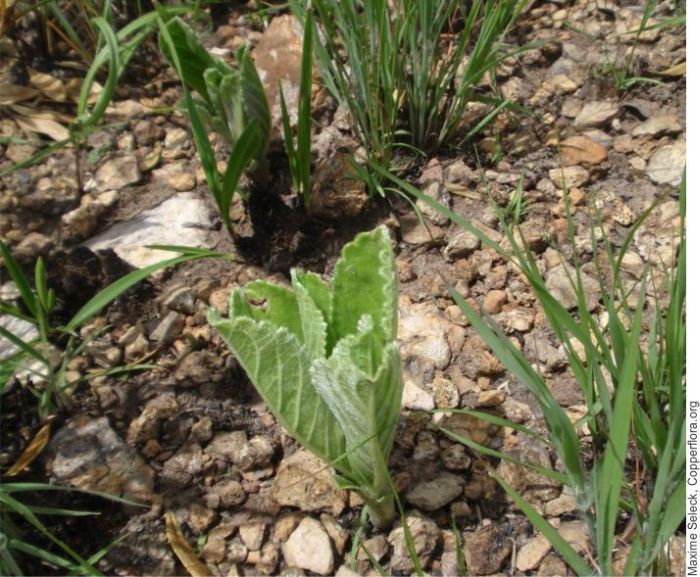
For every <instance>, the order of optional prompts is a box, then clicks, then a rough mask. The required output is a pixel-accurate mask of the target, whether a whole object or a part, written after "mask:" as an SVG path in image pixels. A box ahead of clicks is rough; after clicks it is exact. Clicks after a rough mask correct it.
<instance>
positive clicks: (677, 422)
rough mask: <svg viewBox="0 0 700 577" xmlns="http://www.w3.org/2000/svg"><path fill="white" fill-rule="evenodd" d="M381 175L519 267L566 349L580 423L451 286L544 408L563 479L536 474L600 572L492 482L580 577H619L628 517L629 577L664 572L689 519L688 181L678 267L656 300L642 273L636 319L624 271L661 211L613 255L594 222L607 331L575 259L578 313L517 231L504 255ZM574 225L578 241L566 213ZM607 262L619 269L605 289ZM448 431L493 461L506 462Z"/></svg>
mask: <svg viewBox="0 0 700 577" xmlns="http://www.w3.org/2000/svg"><path fill="white" fill-rule="evenodd" d="M374 169H375V170H376V171H378V173H379V174H381V175H382V176H383V177H384V178H387V179H388V180H390V181H391V182H393V184H395V185H396V186H398V187H400V188H401V189H402V190H404V192H405V193H406V194H409V195H411V196H413V197H415V198H417V199H419V200H422V201H423V202H426V203H427V204H428V205H429V206H431V208H434V209H435V210H437V211H439V212H440V213H442V214H444V215H445V216H447V217H448V218H450V219H451V220H452V221H453V222H455V223H456V224H458V225H459V226H461V227H463V228H465V229H467V230H469V231H470V232H472V233H473V234H475V235H477V236H478V237H479V238H480V239H481V241H482V243H484V244H485V245H487V246H489V247H490V248H492V249H493V250H496V251H497V252H498V253H499V254H501V256H503V258H504V259H507V260H509V261H512V262H514V263H515V264H516V265H517V266H518V268H519V270H520V271H521V272H522V274H523V275H524V276H525V277H526V278H527V280H528V282H529V284H530V285H531V287H532V290H533V292H534V294H535V296H536V298H537V300H538V301H539V303H540V304H541V306H542V308H543V310H544V313H545V315H546V318H547V320H548V322H549V324H550V326H551V327H552V329H553V330H554V333H555V334H556V336H557V339H558V340H559V341H560V342H561V344H562V345H563V348H564V351H565V352H566V356H567V359H568V362H569V365H570V367H571V370H572V372H573V374H574V376H575V378H576V380H577V382H578V384H579V387H580V388H581V392H582V394H583V397H584V399H585V402H586V407H587V414H586V416H585V417H584V418H583V419H582V420H581V421H580V422H578V423H572V422H571V421H570V419H569V417H568V415H567V414H566V413H565V411H564V410H563V409H562V407H561V406H560V405H559V404H558V403H557V402H556V400H555V399H554V397H553V395H552V393H551V391H550V390H549V387H548V386H547V383H546V382H545V380H544V379H543V377H542V376H541V375H540V374H539V373H538V372H537V371H536V370H535V369H534V368H533V367H532V366H531V365H530V362H529V361H528V360H527V359H526V358H525V356H524V355H523V353H522V352H521V351H520V350H519V349H517V348H516V347H515V346H514V345H513V343H512V342H511V341H510V340H509V339H508V337H507V335H506V334H505V333H504V332H503V331H502V330H501V329H500V328H499V327H498V326H497V325H496V323H495V322H493V321H492V320H490V319H486V320H484V319H483V318H482V317H481V315H480V314H479V313H478V312H477V311H475V310H474V309H472V307H471V306H469V305H468V304H467V303H466V302H465V301H464V299H463V298H462V296H461V295H460V294H459V293H458V292H457V291H456V290H455V289H454V288H450V293H451V296H452V298H453V299H454V300H455V302H456V303H457V304H458V306H459V307H460V309H461V311H462V312H463V314H464V315H465V316H466V318H467V319H468V320H469V322H470V323H471V326H473V327H474V329H475V330H476V331H477V332H478V333H479V335H480V336H481V338H482V339H483V340H484V341H485V342H486V343H487V344H488V346H489V347H490V348H491V350H492V351H493V352H494V354H496V356H497V357H498V358H499V360H500V361H501V362H502V363H503V365H504V366H505V367H506V369H507V370H508V371H509V372H511V373H512V374H513V375H514V376H515V377H516V378H518V379H519V381H520V382H522V383H523V384H524V385H525V386H526V387H527V389H528V390H529V392H530V393H531V394H532V396H533V397H534V399H535V400H536V401H537V403H538V405H539V406H540V408H541V410H542V413H543V416H544V419H545V423H546V426H547V438H548V441H549V445H550V446H551V447H552V449H553V450H554V451H555V453H556V454H557V457H558V458H559V460H560V462H561V464H562V467H563V472H562V473H559V472H558V471H551V472H549V471H546V470H540V469H541V468H538V471H539V472H540V473H543V474H547V475H549V476H552V478H556V479H558V480H559V481H560V482H563V483H565V484H566V485H568V486H570V487H571V489H572V490H573V492H574V495H575V496H576V502H577V506H578V511H579V514H580V515H581V517H582V518H583V519H584V520H585V521H586V522H587V524H588V527H589V533H590V537H591V540H592V542H593V546H594V550H595V564H594V565H595V566H591V564H590V560H589V559H587V558H584V557H582V556H580V555H579V554H578V553H577V552H576V551H575V550H574V549H573V548H572V547H571V545H569V544H568V543H567V542H566V541H565V540H564V539H562V537H561V536H560V535H559V534H558V533H557V531H556V530H555V529H554V528H553V527H552V526H551V525H550V524H549V522H547V521H546V520H545V519H544V518H543V517H542V516H541V515H540V514H539V513H538V512H537V511H536V510H535V509H534V508H533V507H532V506H531V505H530V504H529V503H528V502H527V501H526V500H525V499H523V497H522V496H520V495H519V494H518V493H517V492H516V491H515V490H514V489H513V488H512V487H511V486H509V485H508V483H507V482H506V481H505V480H504V479H502V478H501V477H499V476H498V475H497V474H496V473H495V472H492V474H493V476H494V477H495V478H496V479H497V480H498V482H499V483H500V484H501V485H502V486H503V488H504V490H505V491H506V492H507V494H508V495H509V496H510V497H511V498H512V499H513V500H514V502H515V503H516V504H517V505H518V507H519V508H520V509H521V510H522V511H523V512H524V513H525V515H526V516H527V517H528V518H529V519H530V521H531V522H532V524H533V525H534V526H535V527H536V528H537V529H538V530H539V531H540V532H542V533H543V534H544V535H545V536H546V537H547V538H548V539H549V540H550V541H551V542H552V545H553V546H554V547H555V549H556V550H557V551H558V552H559V553H560V554H561V555H562V557H563V558H564V559H565V560H566V562H567V563H568V564H569V566H570V567H571V568H572V569H573V570H574V571H575V572H576V573H577V574H579V575H594V574H599V575H612V574H614V570H613V552H614V550H615V549H616V548H617V547H618V539H619V537H618V535H617V532H616V529H617V526H618V523H619V522H620V521H622V520H623V519H626V520H627V521H628V522H629V523H630V524H631V525H630V526H632V525H633V526H634V527H635V531H634V533H633V534H632V536H631V537H630V538H629V541H628V550H627V551H628V555H627V559H626V562H625V567H624V572H623V574H624V575H637V574H648V573H651V574H659V573H658V572H659V571H664V570H665V563H666V560H665V547H666V544H667V543H668V541H669V539H670V538H671V537H672V536H673V534H674V533H675V531H676V530H677V528H678V526H679V525H680V523H681V522H682V520H683V518H684V516H685V506H684V498H685V484H684V481H685V450H684V449H683V447H684V435H685V419H686V415H685V296H686V295H685V293H686V289H685V259H686V243H685V229H684V227H685V179H684V180H683V183H682V185H681V188H680V214H681V224H680V230H679V241H680V243H679V253H678V261H677V265H676V267H675V269H673V270H668V271H666V274H665V287H653V288H654V289H656V290H654V291H653V292H652V291H650V289H649V283H650V280H649V279H650V278H651V275H650V270H649V269H647V270H645V271H644V274H643V275H642V280H641V281H640V283H639V284H638V285H637V287H636V293H637V295H636V296H637V297H638V298H637V299H636V301H637V304H636V305H635V306H636V309H635V308H633V307H632V306H631V304H630V303H631V302H633V301H632V299H631V298H630V295H629V291H627V290H625V289H623V283H622V280H621V272H620V271H621V268H622V261H623V258H624V256H625V254H626V253H627V251H628V249H629V247H630V245H631V243H632V240H633V236H634V234H635V232H636V231H637V229H638V228H639V226H640V225H641V224H642V222H643V221H644V219H645V218H646V217H647V216H648V215H649V213H650V212H651V210H653V208H654V207H652V208H650V209H649V210H648V211H647V212H646V213H644V214H643V215H642V217H641V218H640V219H639V221H638V222H637V223H636V224H635V225H634V226H633V227H632V229H631V230H630V232H629V233H628V235H627V237H626V238H625V240H624V242H623V244H622V245H621V246H620V248H619V249H615V248H613V246H612V244H611V243H610V242H609V239H608V238H607V236H606V235H605V234H604V233H603V235H602V241H601V242H602V246H601V245H599V244H598V241H596V238H599V237H596V230H595V229H596V228H598V229H601V230H602V228H601V227H600V223H596V222H595V221H593V222H592V224H591V238H592V239H593V243H592V244H593V258H594V263H595V264H596V267H597V269H598V271H599V278H600V284H601V293H602V299H601V300H602V307H603V310H604V312H605V314H606V315H607V318H608V321H607V325H605V326H601V324H600V323H599V321H598V319H597V318H595V317H594V316H593V315H592V314H591V313H590V312H589V311H588V307H587V306H586V296H585V292H584V288H583V284H582V280H581V263H580V261H579V260H578V259H577V258H574V266H573V272H572V273H571V275H570V280H571V283H572V286H573V287H574V290H575V292H576V295H577V300H578V306H577V308H576V310H575V312H570V311H568V310H567V309H565V308H564V307H563V306H562V305H561V303H559V302H558V301H557V300H556V299H555V298H554V296H553V295H552V294H551V293H550V292H549V290H548V289H547V287H546V284H545V281H544V278H543V277H542V275H541V273H540V271H539V269H538V267H537V262H536V260H535V258H534V256H533V255H532V253H531V252H530V251H529V249H528V248H527V243H526V242H524V240H523V239H522V237H521V236H520V235H519V233H518V230H517V228H516V227H514V226H512V225H509V224H508V223H502V228H503V230H504V231H505V233H506V237H507V240H508V250H506V249H504V248H503V247H501V246H500V245H498V244H496V243H495V242H493V241H492V240H491V239H489V238H488V237H487V236H486V235H485V234H483V233H482V232H481V231H480V230H479V229H477V228H475V227H474V226H472V225H471V224H470V223H469V222H468V221H466V220H465V219H463V218H461V217H460V216H459V215H457V214H455V213H454V212H452V211H450V210H449V209H447V208H446V207H444V206H443V205H441V204H440V203H438V202H436V201H435V200H433V199H431V198H430V197H428V196H427V195H425V194H423V193H422V192H421V191H420V190H418V189H416V188H415V187H413V186H411V185H410V184H408V183H406V182H404V181H402V180H400V179H398V178H397V177H396V176H394V175H392V174H391V173H390V172H388V171H385V170H383V169H382V168H381V167H378V166H375V167H374ZM565 198H567V197H566V196H565ZM567 207H568V203H567ZM568 218H569V231H570V235H571V236H572V237H573V230H574V228H573V221H572V220H571V213H570V212H568ZM571 240H573V238H572V239H571ZM604 260H606V261H607V262H608V263H609V265H610V268H611V271H612V274H611V278H610V281H609V282H608V283H606V282H605V281H604V279H603V276H604V275H603V262H604ZM662 288H663V289H664V290H661V289H662ZM661 293H663V296H662V294H661ZM645 315H646V316H645ZM643 323H647V324H648V334H647V335H646V338H642V333H643V331H642V326H643ZM579 347H582V350H583V353H581V348H579ZM584 424H585V425H587V427H588V429H589V430H590V434H591V437H592V442H591V445H590V449H592V457H590V458H589V457H586V458H584V447H583V446H582V442H581V439H580V438H579V435H578V432H577V429H578V428H579V427H580V426H583V425H584ZM509 426H511V427H512V428H514V429H516V430H518V431H519V432H521V433H523V434H529V435H534V432H532V431H529V430H527V429H525V428H524V427H521V426H519V425H516V424H515V423H512V424H511V423H509ZM445 432H446V433H447V434H449V435H450V436H452V437H453V438H455V439H457V440H460V441H463V442H465V444H468V445H469V446H470V447H471V448H473V449H475V450H478V451H481V452H483V453H484V454H486V455H489V456H498V457H500V458H508V457H507V456H506V455H503V454H500V453H498V452H496V451H493V450H492V449H488V448H487V447H482V446H480V445H477V444H476V443H474V442H473V441H470V440H468V439H460V438H458V437H457V436H455V434H453V433H451V432H449V431H445ZM524 465H526V464H524Z"/></svg>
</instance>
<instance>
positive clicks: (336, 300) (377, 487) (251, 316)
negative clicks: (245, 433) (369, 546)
mask: <svg viewBox="0 0 700 577" xmlns="http://www.w3.org/2000/svg"><path fill="white" fill-rule="evenodd" d="M260 303H263V304H260ZM397 308H398V305H397V280H396V271H395V267H394V255H393V252H392V249H391V242H390V240H389V231H388V230H387V228H386V227H379V228H377V229H375V230H374V231H372V232H368V233H361V234H359V235H358V236H357V237H356V238H355V240H354V241H352V242H351V243H349V244H348V245H346V246H345V248H344V249H343V251H342V256H341V258H340V260H339V261H338V264H337V265H336V268H335V273H334V275H333V280H332V282H331V283H330V285H329V284H327V283H326V282H325V281H324V280H323V279H322V278H321V277H320V276H318V275H316V274H314V273H311V272H302V271H299V270H292V289H288V288H285V287H282V286H279V285H275V284H272V283H269V282H265V281H255V282H252V283H249V284H248V285H247V286H246V287H245V288H241V289H236V290H234V291H233V293H232V294H231V305H230V317H229V318H228V319H224V318H221V316H220V315H219V314H218V313H217V312H216V311H214V310H211V311H210V312H209V322H210V323H211V324H212V326H214V328H215V329H216V330H217V331H218V332H219V334H220V335H221V336H222V337H223V339H224V340H225V341H226V343H227V344H228V345H229V346H230V347H231V349H232V350H233V352H234V354H235V355H236V357H237V358H238V360H239V362H240V363H241V365H242V366H243V368H244V369H245V371H246V373H247V374H248V377H249V378H250V380H251V381H252V383H253V385H255V388H256V389H257V390H258V392H259V393H260V396H261V397H262V398H263V399H264V400H265V402H266V403H267V404H268V406H269V407H270V410H271V411H272V412H273V413H274V415H275V416H276V417H277V419H278V420H279V421H280V423H282V425H283V426H284V427H285V428H286V429H287V430H288V431H289V432H290V433H291V434H292V435H294V437H295V438H296V439H297V440H298V441H299V442H300V443H301V444H302V445H303V446H305V447H307V448H308V449H310V450H311V451H313V452H314V453H316V454H317V455H318V456H319V457H321V458H322V459H323V460H324V461H325V462H326V463H328V465H330V466H332V467H334V468H335V470H336V474H337V480H338V483H339V484H340V486H342V487H345V488H352V489H354V490H356V491H357V492H358V493H360V495H362V497H363V498H364V500H365V501H366V503H367V505H368V506H369V511H370V517H371V519H372V522H373V523H374V524H375V525H377V526H379V527H386V526H388V525H389V524H390V523H391V522H392V521H393V519H394V517H395V510H394V499H393V493H392V487H391V479H390V478H389V474H388V469H387V465H386V463H387V459H388V456H389V451H390V450H391V445H392V442H393V438H394V431H395V428H396V424H397V421H398V416H399V412H400V409H401V394H402V390H403V380H402V372H401V356H400V354H399V346H398V343H397V341H396V334H397V317H398V312H397Z"/></svg>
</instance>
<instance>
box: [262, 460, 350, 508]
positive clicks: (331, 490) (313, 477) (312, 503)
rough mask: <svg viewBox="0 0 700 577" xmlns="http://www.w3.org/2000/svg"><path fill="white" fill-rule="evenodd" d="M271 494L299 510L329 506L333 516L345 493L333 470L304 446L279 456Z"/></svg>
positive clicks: (345, 497)
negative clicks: (292, 452) (288, 455)
mask: <svg viewBox="0 0 700 577" xmlns="http://www.w3.org/2000/svg"><path fill="white" fill-rule="evenodd" d="M272 496H273V497H274V498H275V500H276V501H277V502H278V503H279V504H280V505H282V506H287V507H297V508H298V509H301V510H302V511H324V510H328V511H330V512H331V513H332V514H333V515H336V516H338V515H340V514H341V513H342V512H343V510H344V509H345V506H346V503H347V493H346V491H342V490H340V489H338V487H337V485H336V483H335V479H334V476H333V472H332V471H331V470H330V469H329V468H328V466H327V465H326V464H325V463H324V462H323V461H321V460H320V459H319V458H318V457H316V456H315V455H314V454H313V453H311V452H310V451H306V450H304V449H301V450H299V451H297V452H296V453H294V454H293V455H291V456H290V457H287V458H285V459H283V460H282V462H281V463H280V466H279V468H278V470H277V476H276V477H275V479H274V480H273V482H272Z"/></svg>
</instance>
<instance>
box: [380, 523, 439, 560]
mask: <svg viewBox="0 0 700 577" xmlns="http://www.w3.org/2000/svg"><path fill="white" fill-rule="evenodd" d="M406 524H407V526H408V530H409V531H410V533H411V536H412V537H413V543H414V546H415V552H416V555H417V557H418V561H419V563H420V566H421V567H422V568H423V569H425V568H426V567H427V566H428V563H429V562H430V559H431V558H432V555H433V552H434V551H435V548H436V547H437V545H438V543H439V541H440V538H441V536H442V535H441V532H440V529H439V528H438V526H437V525H436V524H435V521H433V520H432V519H429V518H427V517H423V516H422V515H420V514H419V513H417V512H415V511H413V512H409V513H408V514H407V515H406ZM389 543H390V544H391V545H392V546H393V548H394V552H393V554H392V555H391V561H390V565H391V569H392V570H393V571H401V572H413V571H414V570H415V568H414V566H413V560H412V559H411V556H410V555H409V552H408V546H407V545H406V536H405V534H404V529H403V527H398V528H397V529H394V530H393V531H392V532H391V533H390V534H389Z"/></svg>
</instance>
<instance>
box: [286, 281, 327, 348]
mask: <svg viewBox="0 0 700 577" xmlns="http://www.w3.org/2000/svg"><path fill="white" fill-rule="evenodd" d="M300 277H301V278H303V276H302V273H300V271H296V270H293V271H292V286H293V287H294V292H295V293H296V297H297V303H298V305H299V317H300V321H301V329H302V333H303V335H304V347H305V348H306V352H307V353H308V354H309V356H310V357H311V358H312V359H314V358H318V357H324V356H325V355H326V338H327V333H328V325H327V323H326V319H325V318H324V315H323V311H321V309H320V308H319V307H318V305H317V304H316V301H315V300H314V298H313V297H312V296H311V294H310V293H309V290H308V289H307V288H306V286H304V281H303V280H301V279H300Z"/></svg>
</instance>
